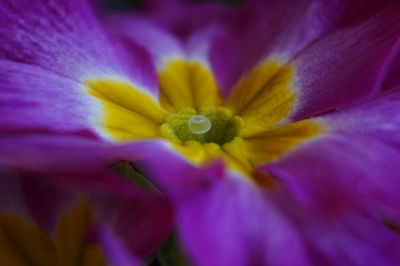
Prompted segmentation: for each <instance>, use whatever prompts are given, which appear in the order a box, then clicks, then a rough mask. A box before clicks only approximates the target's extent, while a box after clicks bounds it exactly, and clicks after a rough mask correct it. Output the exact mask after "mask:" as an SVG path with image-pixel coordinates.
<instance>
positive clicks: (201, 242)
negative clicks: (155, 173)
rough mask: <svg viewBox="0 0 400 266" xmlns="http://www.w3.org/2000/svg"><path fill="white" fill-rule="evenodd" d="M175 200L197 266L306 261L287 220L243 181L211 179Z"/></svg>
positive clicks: (298, 238) (184, 233)
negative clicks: (207, 186) (206, 184)
mask: <svg viewBox="0 0 400 266" xmlns="http://www.w3.org/2000/svg"><path fill="white" fill-rule="evenodd" d="M205 174H206V173H205ZM176 204H177V215H178V221H179V224H178V226H179V231H180V235H181V238H182V242H183V244H184V247H185V249H186V250H187V252H188V253H189V255H190V257H191V258H192V259H193V261H194V262H195V263H196V265H218V266H219V265H221V266H222V265H238V266H239V265H288V266H289V265H310V264H309V260H308V258H307V254H306V253H305V250H304V246H303V245H302V241H301V238H300V236H299V234H298V232H296V230H295V228H294V227H293V225H292V224H291V222H290V221H289V220H287V219H286V217H285V215H284V214H283V213H281V212H280V210H278V209H277V208H276V206H274V203H272V202H271V201H270V199H268V198H267V195H266V194H265V192H264V191H262V190H260V189H259V188H258V187H256V186H254V185H253V184H250V183H248V182H247V181H245V180H241V179H237V178H236V177H232V178H227V179H225V180H220V181H216V182H214V183H213V184H212V186H210V187H209V188H208V189H205V190H202V191H201V192H199V193H197V194H193V195H192V196H191V197H187V198H186V199H185V200H182V201H178V202H177V203H176ZM288 250H290V252H289V253H288Z"/></svg>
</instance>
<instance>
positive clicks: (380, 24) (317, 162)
mask: <svg viewBox="0 0 400 266" xmlns="http://www.w3.org/2000/svg"><path fill="white" fill-rule="evenodd" d="M147 3H149V5H148V6H146V8H147V9H146V10H142V11H141V10H138V11H136V13H135V12H134V13H132V14H124V15H121V14H115V15H111V14H107V15H106V14H103V16H102V19H101V21H99V20H98V18H96V16H95V15H94V14H93V11H92V9H91V7H90V5H89V4H88V3H86V1H78V0H69V1H67V0H58V1H53V0H37V1H34V3H33V4H32V3H31V2H29V1H26V0H17V1H11V0H5V1H3V2H2V3H1V4H0V90H1V91H0V126H1V128H0V130H1V131H0V143H1V147H2V149H1V150H0V166H1V167H4V169H13V170H15V171H17V172H18V173H20V171H22V174H21V175H22V176H24V177H25V175H26V174H27V173H30V174H31V173H32V172H34V173H37V172H38V171H39V172H40V174H41V175H45V176H52V177H54V178H53V179H54V180H58V182H59V183H60V184H62V183H63V182H67V183H70V182H71V180H74V182H73V183H74V184H75V182H76V183H77V184H80V185H83V184H86V185H88V184H92V183H93V182H96V180H97V182H98V179H97V178H96V175H95V174H94V172H93V171H94V169H98V167H99V165H103V167H106V168H107V167H108V166H109V165H110V164H112V163H114V162H118V161H121V160H123V161H130V162H133V163H134V164H135V166H136V167H138V168H139V169H140V170H141V171H142V172H143V173H144V174H145V175H146V176H147V177H148V178H149V180H150V181H151V182H152V183H153V184H154V185H155V186H156V187H157V189H158V190H160V192H162V193H164V194H165V195H166V196H167V197H168V199H169V200H170V203H171V204H172V206H173V209H174V215H175V221H176V227H177V231H178V233H179V236H180V240H181V243H182V247H183V249H184V251H185V252H186V254H187V256H188V259H189V260H190V261H192V262H193V263H194V264H195V265H205V266H209V265H216V266H220V265H221V266H222V265H233V266H235V265H238V266H241V265H279V266H280V265H288V266H289V265H290V266H291V265H398V264H399V263H400V255H399V252H398V250H399V248H400V235H399V226H400V194H399V193H398V191H400V175H399V173H400V166H399V164H398V161H399V160H400V152H399V150H398V147H399V145H400V138H399V136H400V134H399V132H400V115H399V114H400V83H399V79H398V73H399V64H398V61H399V55H398V51H399V45H400V44H399V43H400V41H399V37H400V23H399V20H398V14H399V13H400V4H399V3H398V2H397V1H391V0H385V1H375V0H367V1H361V0H354V1H345V0H335V1H323V0H299V1H289V0H279V1H278V0H271V1H261V0H249V1H247V2H246V3H245V4H243V6H240V7H238V6H224V5H219V4H210V3H207V4H204V3H203V4H194V3H192V4H189V3H185V2H182V1H173V0H169V1H157V0H149V1H147ZM28 4H29V7H30V8H26V6H27V5H28ZM183 25H185V26H183ZM71 153H72V154H74V156H68V154H71ZM35 155H36V156H35ZM67 165H69V166H73V167H72V168H71V167H66V166H67ZM71 169H74V171H72V173H71ZM88 170H89V173H90V174H88V172H87V171H88ZM71 176H73V178H71ZM46 180H47V179H46ZM66 180H69V181H66ZM100 180H101V178H100ZM112 180H113V181H111V180H108V181H107V182H106V183H107V184H108V185H112V186H118V188H119V189H122V190H124V191H125V188H127V189H128V188H129V189H133V190H135V189H136V188H135V189H134V188H131V187H133V184H131V183H129V182H123V184H122V183H120V182H122V181H117V180H118V178H117V179H112ZM93 184H94V183H93ZM80 185H79V186H80ZM85 188H86V190H85V191H86V192H85V193H83V194H85V195H89V194H90V191H91V190H90V185H88V186H87V187H85ZM129 189H128V190H129ZM135 191H136V190H135ZM125 192H126V191H125ZM125 192H124V193H125ZM126 193H127V192H126ZM132 193H133V192H132ZM135 193H136V192H135ZM135 193H134V194H135ZM157 193H158V192H156V197H158V196H160V195H159V194H157ZM55 194H57V193H55ZM124 195H125V194H124ZM89 198H90V197H89ZM137 199H138V201H140V199H141V198H140V197H138V198H137ZM144 202H146V201H144ZM160 202H163V201H162V200H161V201H160ZM89 203H90V202H89ZM90 204H92V203H90ZM132 204H133V203H132ZM160 204H161V203H160ZM163 204H166V203H165V202H164V203H163ZM155 205H156V204H155ZM161 205H162V204H161ZM161 205H160V206H161ZM35 206H36V208H35V210H37V211H40V207H38V205H35ZM77 206H78V207H76V208H80V207H79V206H82V205H77ZM124 206H125V205H124ZM132 206H134V204H133V205H132ZM162 206H164V205H162ZM94 207H95V204H94ZM164 207H165V206H164ZM164 207H162V208H164ZM162 208H161V209H162ZM166 208H167V207H165V208H164V209H166ZM95 209H96V207H95ZM161 209H159V208H157V206H154V209H152V210H150V209H149V213H150V214H151V215H154V212H155V213H158V212H159V211H160V210H161ZM72 210H74V209H72ZM153 211H154V212H153ZM126 212H129V210H128V209H126ZM94 213H96V211H95V212H94ZM100 213H101V215H99V217H101V219H104V220H107V217H108V216H109V217H113V213H112V211H111V210H110V214H109V215H108V216H107V212H104V211H100ZM150 214H149V215H150ZM146 215H147V212H146ZM168 215H169V214H168V213H164V216H162V217H163V218H164V219H161V218H160V219H159V220H158V223H160V224H163V225H164V227H163V230H161V231H157V230H156V228H155V227H143V228H144V229H143V231H144V232H148V233H149V235H150V236H149V237H148V238H147V239H146V241H144V242H145V243H146V244H148V246H147V247H146V248H145V249H144V251H143V250H142V252H138V250H137V249H135V248H132V245H134V242H132V238H129V239H125V238H124V234H123V233H121V232H122V231H118V230H119V229H116V228H114V227H113V225H112V223H111V226H109V228H110V231H109V232H110V234H112V235H113V237H114V238H113V239H114V240H115V241H116V242H118V243H119V244H118V245H119V246H122V247H127V250H129V251H131V254H134V255H132V260H135V259H134V257H135V256H138V257H139V258H143V257H146V256H147V255H149V254H150V253H151V252H152V251H154V250H155V249H157V247H159V245H160V242H162V240H163V239H165V236H166V232H169V230H170V225H171V224H170V223H171V219H170V217H169V216H168ZM135 217H136V216H135ZM151 217H153V216H151ZM34 220H35V221H40V219H38V218H37V217H36V216H34ZM18 221H19V222H20V223H21V224H22V223H23V222H22V221H20V220H18ZM164 223H165V224H164ZM106 224H107V223H106ZM23 227H24V226H23ZM134 228H141V227H140V226H139V227H135V226H133V229H132V230H139V229H134ZM113 230H114V231H113ZM49 232H51V231H49ZM115 232H117V233H115ZM123 232H126V231H123ZM51 239H52V241H55V243H56V242H57V241H58V240H57V239H58V238H57V237H55V238H54V237H53V238H51ZM114 240H113V241H114ZM152 240H154V241H152ZM49 241H50V240H49ZM110 241H111V240H110ZM50 242H51V241H50ZM104 243H108V242H107V241H105V242H104ZM110 243H111V242H110ZM55 246H57V244H56V245H55ZM123 249H124V250H125V248H123ZM115 250H120V249H119V248H118V249H115ZM111 253H112V252H111ZM117 254H119V253H118V252H117ZM124 254H125V253H124ZM105 258H108V257H107V256H105Z"/></svg>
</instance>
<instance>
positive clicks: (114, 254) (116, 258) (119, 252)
mask: <svg viewBox="0 0 400 266" xmlns="http://www.w3.org/2000/svg"><path fill="white" fill-rule="evenodd" d="M95 233H96V236H97V238H98V241H99V243H100V245H101V247H102V250H103V252H104V255H105V257H106V259H107V262H108V263H109V264H110V265H118V266H139V265H142V264H141V263H140V262H139V260H138V259H137V258H136V257H135V256H133V254H132V253H130V252H129V251H128V250H127V248H126V247H125V246H124V244H123V243H122V242H121V241H120V240H119V239H118V237H117V236H116V235H115V234H114V233H113V232H112V231H111V230H110V229H109V228H108V227H106V226H98V227H97V228H96V230H95ZM138 241H140V240H138Z"/></svg>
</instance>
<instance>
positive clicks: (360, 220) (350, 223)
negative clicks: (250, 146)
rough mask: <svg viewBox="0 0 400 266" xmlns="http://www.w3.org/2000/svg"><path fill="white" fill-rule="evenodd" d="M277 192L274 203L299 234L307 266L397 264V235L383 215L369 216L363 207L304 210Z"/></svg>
mask: <svg viewBox="0 0 400 266" xmlns="http://www.w3.org/2000/svg"><path fill="white" fill-rule="evenodd" d="M276 192H277V191H275V192H274V194H275V195H274V203H275V204H276V205H277V206H279V208H281V209H282V210H283V211H284V212H285V214H286V217H287V219H290V220H291V221H292V223H293V224H294V226H295V227H296V228H297V229H298V231H299V233H300V234H301V237H302V239H303V244H304V246H305V247H307V252H308V254H309V255H310V258H312V261H313V263H312V264H310V265H332V266H334V265H360V266H361V265H371V266H372V265H397V264H399V262H400V254H399V253H398V252H397V250H398V249H399V245H400V236H399V235H398V233H397V232H395V231H393V230H391V229H389V228H388V227H387V225H386V224H385V223H384V220H383V217H382V216H375V215H369V214H368V211H367V210H365V209H352V210H351V211H349V212H346V213H342V214H340V215H328V216H325V215H321V214H318V213H314V212H310V211H308V210H306V209H303V208H302V207H300V206H299V205H298V204H297V203H296V202H295V201H293V200H291V197H290V196H289V195H288V194H287V193H281V192H278V193H276ZM290 254H291V252H290V251H288V253H287V256H290Z"/></svg>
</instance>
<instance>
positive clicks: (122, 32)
mask: <svg viewBox="0 0 400 266" xmlns="http://www.w3.org/2000/svg"><path fill="white" fill-rule="evenodd" d="M105 23H106V25H107V27H108V29H109V30H110V32H112V33H113V34H115V35H116V36H120V37H122V38H124V39H126V40H130V41H132V42H133V43H134V44H136V45H139V46H142V47H145V48H146V49H147V50H148V52H149V53H150V56H151V57H152V58H153V61H154V63H155V64H156V66H157V68H160V67H162V66H163V63H164V62H165V61H166V60H167V59H171V58H176V57H182V56H183V55H184V51H183V48H182V45H181V43H180V42H179V41H178V39H176V38H175V37H174V36H173V35H172V34H170V33H168V32H167V31H164V30H162V29H161V28H159V27H158V26H157V25H155V24H152V23H151V22H148V21H146V20H143V19H140V18H133V17H131V16H127V15H125V16H124V15H118V16H111V17H109V18H107V20H106V22H105Z"/></svg>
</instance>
